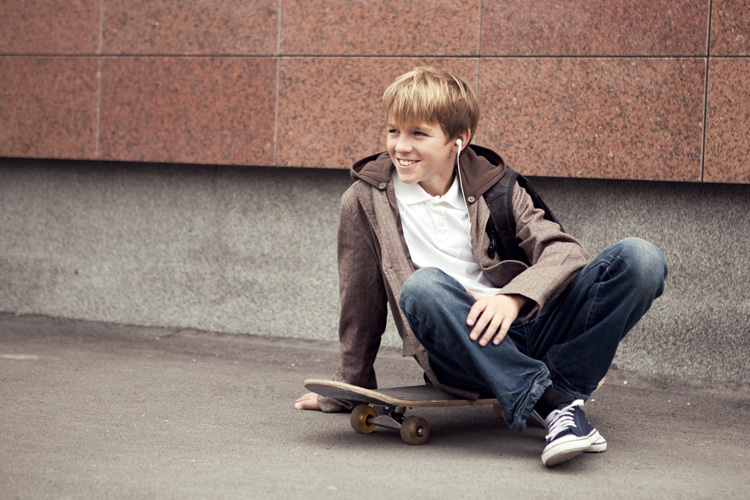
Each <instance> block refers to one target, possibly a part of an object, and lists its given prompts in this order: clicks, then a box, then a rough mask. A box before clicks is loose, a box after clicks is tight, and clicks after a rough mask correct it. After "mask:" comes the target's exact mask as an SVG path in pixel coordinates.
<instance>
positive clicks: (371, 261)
mask: <svg viewBox="0 0 750 500" xmlns="http://www.w3.org/2000/svg"><path fill="white" fill-rule="evenodd" d="M378 255H379V252H378V251H377V246H376V241H375V238H374V234H373V231H372V229H371V228H370V224H369V222H368V219H367V216H366V214H365V212H364V209H363V208H362V205H361V204H360V203H359V200H358V199H357V197H356V194H355V193H354V191H353V190H351V189H350V190H348V191H347V192H346V193H344V196H343V197H342V201H341V212H340V217H339V229H338V269H339V298H340V303H341V314H340V317H339V349H340V357H339V365H338V369H337V370H336V374H335V375H334V377H333V380H336V381H340V382H346V383H349V384H354V385H358V386H361V387H366V388H371V389H374V388H376V387H377V379H376V377H375V369H374V366H373V365H374V362H375V357H376V356H377V353H378V348H379V347H380V340H381V337H382V335H383V332H384V331H385V327H386V318H387V315H388V308H387V296H386V292H385V285H384V283H383V277H382V273H381V270H380V265H379V258H378ZM318 402H319V404H320V407H321V409H322V410H323V411H325V412H335V411H344V410H351V408H352V406H353V405H352V404H351V402H347V401H340V400H336V399H332V398H327V397H323V396H320V397H319V398H318Z"/></svg>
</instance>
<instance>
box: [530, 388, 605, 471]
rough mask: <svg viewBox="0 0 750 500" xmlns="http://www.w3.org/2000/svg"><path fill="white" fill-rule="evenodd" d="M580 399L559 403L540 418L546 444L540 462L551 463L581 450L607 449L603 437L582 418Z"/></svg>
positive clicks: (561, 460) (595, 450)
mask: <svg viewBox="0 0 750 500" xmlns="http://www.w3.org/2000/svg"><path fill="white" fill-rule="evenodd" d="M582 407H583V400H582V399H577V400H575V401H573V402H572V403H570V404H569V405H567V406H565V405H562V406H560V407H559V408H558V409H557V410H554V411H553V412H552V413H550V414H549V415H548V416H547V418H545V419H544V425H545V426H546V427H547V432H548V434H547V444H546V445H545V446H544V451H543V452H542V463H544V465H546V466H547V467H552V466H553V465H557V464H559V463H562V462H565V461H566V460H570V459H571V458H574V457H577V456H578V455H580V454H581V453H584V452H594V453H599V452H602V451H604V450H606V449H607V441H606V440H605V439H604V438H603V437H601V435H600V434H599V432H598V431H597V430H596V429H595V428H594V427H593V426H592V425H591V424H590V423H589V421H588V420H586V415H585V414H584V413H583V408H582Z"/></svg>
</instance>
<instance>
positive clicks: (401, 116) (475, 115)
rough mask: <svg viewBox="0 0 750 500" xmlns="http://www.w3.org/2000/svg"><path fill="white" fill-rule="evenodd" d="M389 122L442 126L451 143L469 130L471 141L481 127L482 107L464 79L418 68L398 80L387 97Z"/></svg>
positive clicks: (384, 97) (388, 90) (439, 71)
mask: <svg viewBox="0 0 750 500" xmlns="http://www.w3.org/2000/svg"><path fill="white" fill-rule="evenodd" d="M383 110H384V111H385V115H386V118H387V120H388V121H389V122H393V123H415V122H416V123H422V122H423V123H429V124H438V125H440V126H441V127H442V129H443V133H445V135H446V136H447V137H448V139H449V140H452V139H455V138H457V137H458V136H459V134H461V133H463V132H465V131H466V130H471V139H474V136H475V134H476V131H477V125H478V124H479V103H478V102H477V96H476V93H475V92H474V89H473V88H472V86H471V85H470V84H469V83H468V82H467V81H466V80H464V79H463V78H461V77H460V76H456V75H454V74H453V73H449V72H448V71H443V70H439V69H435V68H425V67H420V68H414V69H413V70H412V71H409V72H408V73H405V74H403V75H401V76H399V77H398V78H396V79H395V80H394V81H393V83H391V84H390V85H389V86H388V88H387V89H386V90H385V92H384V93H383Z"/></svg>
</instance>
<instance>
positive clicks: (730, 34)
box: [711, 0, 750, 56]
mask: <svg viewBox="0 0 750 500" xmlns="http://www.w3.org/2000/svg"><path fill="white" fill-rule="evenodd" d="M711 55H713V56H747V55H750V2H748V1H747V0H713V1H712V2H711Z"/></svg>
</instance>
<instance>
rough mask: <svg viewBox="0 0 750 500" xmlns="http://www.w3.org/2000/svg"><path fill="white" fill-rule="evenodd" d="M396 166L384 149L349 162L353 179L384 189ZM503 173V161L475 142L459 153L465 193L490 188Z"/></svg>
mask: <svg viewBox="0 0 750 500" xmlns="http://www.w3.org/2000/svg"><path fill="white" fill-rule="evenodd" d="M394 168H396V167H395V166H394V165H393V162H391V157H390V156H389V155H388V153H387V152H382V153H377V154H374V155H371V156H368V157H366V158H362V159H361V160H359V161H357V162H356V163H355V164H354V165H352V167H351V170H350V174H351V177H352V179H354V180H361V181H363V182H366V183H368V184H370V185H372V186H374V187H376V188H378V189H385V187H386V186H387V185H388V184H389V183H390V181H391V170H393V169H394ZM503 173H505V162H504V161H503V159H502V158H501V157H500V155H498V154H497V153H495V152H494V151H492V150H491V149H488V148H484V147H482V146H476V145H474V144H471V145H469V147H468V148H466V149H464V150H463V152H462V153H461V175H462V179H461V180H462V182H463V187H464V196H465V197H466V198H467V199H468V198H472V197H473V198H477V197H479V196H481V195H483V194H484V193H485V191H487V190H488V189H489V188H491V187H492V186H493V185H494V184H495V183H496V182H497V181H498V180H500V177H502V176H503Z"/></svg>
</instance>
